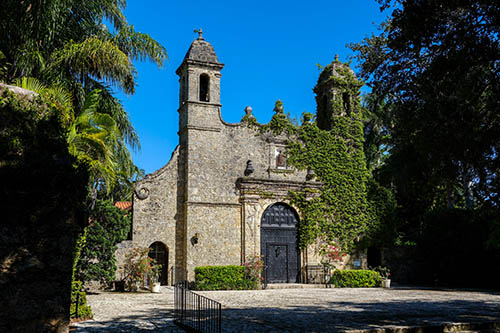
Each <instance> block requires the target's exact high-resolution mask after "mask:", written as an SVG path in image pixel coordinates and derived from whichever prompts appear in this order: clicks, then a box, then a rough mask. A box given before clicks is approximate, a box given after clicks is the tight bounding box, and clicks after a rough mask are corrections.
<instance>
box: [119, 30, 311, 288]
mask: <svg viewBox="0 0 500 333" xmlns="http://www.w3.org/2000/svg"><path fill="white" fill-rule="evenodd" d="M223 67H224V65H223V64H222V63H220V62H219V59H218V57H217V55H216V53H215V50H214V48H213V47H212V45H211V44H210V43H208V42H207V41H206V40H205V39H204V38H203V37H202V35H201V33H200V35H199V37H198V38H197V39H196V40H194V41H193V43H192V44H191V46H190V48H189V50H188V51H187V53H186V56H185V57H184V60H183V62H182V64H181V65H180V66H179V68H178V69H177V72H176V73H177V75H178V76H179V82H180V88H179V89H180V91H179V108H178V113H179V132H178V134H179V145H178V146H177V147H176V148H175V150H174V152H173V153H172V156H171V158H170V161H169V162H168V163H167V164H166V165H165V166H164V167H162V168H161V169H159V170H157V171H155V172H153V173H152V174H149V175H147V176H146V177H145V178H144V179H142V180H141V181H138V182H137V183H136V184H135V194H134V198H133V222H132V239H131V240H128V241H125V242H123V243H121V244H120V245H119V249H118V251H117V260H118V264H119V265H120V262H122V261H123V258H124V253H125V252H127V251H129V250H130V249H131V248H133V247H149V248H150V255H151V256H152V257H154V258H156V260H157V261H158V263H160V264H162V265H163V272H162V277H161V280H162V283H163V284H173V283H175V282H177V281H182V280H186V279H187V280H190V281H192V280H194V268H195V267H197V266H205V265H240V264H242V263H243V262H244V261H245V258H248V257H249V256H253V255H263V256H264V261H265V265H266V266H267V280H268V282H270V283H273V282H274V283H280V282H283V283H285V282H290V283H291V282H294V283H297V282H305V281H306V279H307V276H306V267H307V266H308V265H315V264H316V265H317V264H319V262H318V258H317V256H316V253H315V251H314V249H313V248H312V246H311V247H310V248H308V249H306V250H302V251H301V250H299V247H298V245H297V244H298V242H297V241H298V240H297V237H298V232H297V228H298V225H299V224H300V215H299V214H298V212H297V210H296V209H295V208H294V207H292V206H291V205H290V203H289V202H288V200H287V194H288V192H289V191H290V190H293V191H303V190H305V189H306V188H309V189H311V188H312V189H318V188H320V187H321V183H320V182H318V181H317V180H315V179H314V177H313V176H312V175H311V174H310V173H308V172H307V171H299V170H296V169H294V168H293V167H291V166H290V165H288V164H287V159H286V142H287V136H286V135H285V134H280V135H273V134H272V133H271V132H266V133H260V131H259V128H258V126H251V125H250V122H249V120H251V119H252V118H253V116H252V109H251V107H248V106H247V107H246V108H245V112H246V116H245V117H244V118H243V120H242V122H241V123H237V124H231V123H227V122H225V121H224V120H223V119H222V116H221V101H220V89H221V75H222V74H221V70H222V69H223ZM278 111H279V110H278ZM253 119H254V118H253Z"/></svg>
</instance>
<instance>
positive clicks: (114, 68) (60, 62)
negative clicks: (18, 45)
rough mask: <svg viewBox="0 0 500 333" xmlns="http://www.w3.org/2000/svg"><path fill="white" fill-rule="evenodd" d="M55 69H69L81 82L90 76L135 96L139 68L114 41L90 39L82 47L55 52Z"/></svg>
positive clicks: (53, 60)
mask: <svg viewBox="0 0 500 333" xmlns="http://www.w3.org/2000/svg"><path fill="white" fill-rule="evenodd" d="M51 62H52V63H51V68H55V67H60V66H62V67H64V68H67V69H69V70H71V71H73V73H75V74H76V75H78V76H79V77H80V78H81V79H85V78H86V77H87V76H91V77H95V78H97V79H98V80H104V81H106V82H109V83H111V84H114V85H115V86H118V87H120V88H122V89H123V91H124V92H125V93H127V94H133V93H134V89H135V79H134V76H135V68H134V66H133V65H132V63H131V62H130V61H129V58H128V57H127V55H126V54H125V53H124V52H122V51H121V50H120V48H119V47H118V46H117V45H115V44H114V43H113V42H111V41H103V40H100V39H98V38H95V37H90V38H87V39H86V40H84V41H83V42H81V43H74V42H69V43H67V44H66V45H65V46H64V48H62V49H59V50H57V51H54V53H53V54H52V57H51Z"/></svg>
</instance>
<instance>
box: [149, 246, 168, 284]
mask: <svg viewBox="0 0 500 333" xmlns="http://www.w3.org/2000/svg"><path fill="white" fill-rule="evenodd" d="M148 256H149V257H150V258H151V259H153V260H154V261H155V263H156V264H157V265H161V271H160V279H159V280H160V284H161V285H162V286H163V285H167V284H168V248H167V246H166V245H165V244H163V243H162V242H154V243H153V244H151V245H150V246H149V253H148Z"/></svg>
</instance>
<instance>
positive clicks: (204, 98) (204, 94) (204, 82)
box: [200, 74, 210, 102]
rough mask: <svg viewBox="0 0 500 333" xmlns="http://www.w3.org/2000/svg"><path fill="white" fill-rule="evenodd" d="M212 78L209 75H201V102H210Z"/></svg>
mask: <svg viewBox="0 0 500 333" xmlns="http://www.w3.org/2000/svg"><path fill="white" fill-rule="evenodd" d="M209 88H210V77H209V76H208V75H207V74H201V75H200V101H201V102H210V94H209V91H210V90H209Z"/></svg>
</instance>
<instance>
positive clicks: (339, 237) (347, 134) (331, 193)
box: [288, 62, 372, 251]
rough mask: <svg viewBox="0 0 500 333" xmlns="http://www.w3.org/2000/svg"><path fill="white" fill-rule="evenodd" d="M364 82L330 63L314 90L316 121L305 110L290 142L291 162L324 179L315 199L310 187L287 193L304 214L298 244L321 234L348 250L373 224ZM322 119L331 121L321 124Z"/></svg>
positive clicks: (289, 154) (302, 246)
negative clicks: (365, 148)
mask: <svg viewBox="0 0 500 333" xmlns="http://www.w3.org/2000/svg"><path fill="white" fill-rule="evenodd" d="M333 66H335V68H333ZM333 69H334V71H333ZM360 87H361V83H360V82H358V81H357V80H356V79H355V77H354V74H353V73H352V71H351V70H350V69H349V68H348V67H347V66H345V65H341V64H340V63H339V62H333V63H332V64H329V65H328V66H326V67H325V68H324V70H323V72H322V73H321V75H320V78H319V80H318V85H317V86H316V87H315V89H314V91H315V92H316V94H317V101H318V111H317V122H313V121H311V118H312V117H311V114H304V115H303V121H302V125H301V126H300V127H298V128H296V129H295V131H294V133H295V135H296V136H295V139H293V140H290V141H289V142H288V163H290V164H291V165H293V166H295V167H296V168H298V169H301V170H306V169H312V170H313V171H314V173H315V175H316V177H317V178H318V180H320V181H321V182H323V184H324V186H323V187H322V188H321V190H320V191H319V195H317V196H316V197H313V198H310V195H308V194H307V193H306V192H290V193H289V197H290V201H291V203H292V204H293V205H294V206H295V207H297V208H298V209H299V210H300V212H301V215H302V219H301V223H300V224H299V247H300V248H305V247H306V246H307V245H309V244H312V243H314V242H315V241H316V240H317V239H318V238H321V239H324V240H326V241H327V242H329V243H337V244H338V245H339V246H341V247H342V248H343V249H344V250H346V251H348V250H350V249H352V247H353V246H354V244H355V239H356V238H357V237H358V236H359V235H360V234H362V233H364V232H366V231H367V230H368V229H369V228H370V225H369V224H370V222H371V221H372V219H371V217H370V209H369V203H368V201H367V181H368V178H369V173H368V171H367V169H366V164H365V155H364V152H363V125H362V122H361V119H360V116H359V113H358V112H357V110H359V100H358V96H359V88H360ZM346 94H347V96H348V97H349V98H350V104H349V105H346V100H345V95H346ZM325 96H327V99H326V101H325ZM346 106H348V107H349V109H346ZM325 115H328V116H327V117H325ZM320 119H321V120H323V121H325V120H328V123H327V124H325V123H322V124H320V123H319V120H320Z"/></svg>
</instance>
